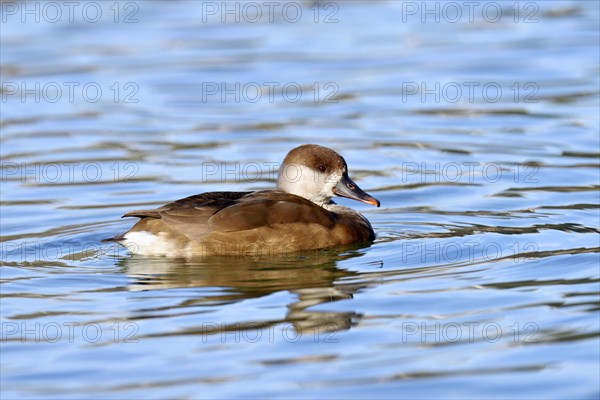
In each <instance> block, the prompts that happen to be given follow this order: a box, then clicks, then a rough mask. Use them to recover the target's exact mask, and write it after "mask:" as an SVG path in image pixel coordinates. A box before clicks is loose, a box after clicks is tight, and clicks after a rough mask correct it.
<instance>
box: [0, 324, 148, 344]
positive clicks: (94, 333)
mask: <svg viewBox="0 0 600 400" xmlns="http://www.w3.org/2000/svg"><path fill="white" fill-rule="evenodd" d="M0 328H1V329H0V342H2V343H8V342H16V341H18V342H21V343H57V342H65V341H66V342H69V343H75V342H78V341H83V342H86V343H102V342H114V343H138V342H139V339H138V338H137V337H136V335H137V334H138V332H139V329H140V328H139V326H138V324H137V323H135V322H113V323H111V324H109V325H106V324H99V323H95V322H92V323H81V322H68V321H61V322H33V321H22V322H16V321H3V322H1V323H0Z"/></svg>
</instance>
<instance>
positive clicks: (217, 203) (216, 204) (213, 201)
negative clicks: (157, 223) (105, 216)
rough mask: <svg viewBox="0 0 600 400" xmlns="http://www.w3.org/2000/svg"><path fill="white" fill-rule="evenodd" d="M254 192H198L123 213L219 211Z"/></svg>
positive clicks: (157, 214)
mask: <svg viewBox="0 0 600 400" xmlns="http://www.w3.org/2000/svg"><path fill="white" fill-rule="evenodd" d="M250 193H252V192H208V193H202V194H196V195H193V196H189V197H186V198H183V199H179V200H175V201H173V202H171V203H168V204H165V205H164V206H162V207H159V208H155V209H152V210H135V211H130V212H128V213H127V214H125V215H123V218H124V217H138V218H146V217H148V218H161V215H162V213H164V212H168V211H171V210H174V211H175V210H178V211H183V210H192V209H198V208H200V207H204V208H206V209H207V210H209V209H212V210H213V213H214V212H217V211H219V210H220V209H222V208H225V207H227V206H229V205H231V204H233V203H234V202H235V201H236V200H238V199H240V198H241V197H243V196H245V195H247V194H250Z"/></svg>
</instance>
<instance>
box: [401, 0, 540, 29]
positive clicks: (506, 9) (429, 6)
mask: <svg viewBox="0 0 600 400" xmlns="http://www.w3.org/2000/svg"><path fill="white" fill-rule="evenodd" d="M400 7H401V11H400V15H399V20H400V21H402V23H407V22H413V21H414V22H420V23H436V24H440V23H447V24H456V23H479V22H481V21H485V22H487V23H490V24H496V23H503V22H504V23H506V22H508V23H515V24H518V23H525V24H535V23H538V22H539V19H538V18H537V17H538V15H539V11H540V6H539V4H538V3H537V2H535V1H505V2H502V1H499V2H497V1H402V2H400Z"/></svg>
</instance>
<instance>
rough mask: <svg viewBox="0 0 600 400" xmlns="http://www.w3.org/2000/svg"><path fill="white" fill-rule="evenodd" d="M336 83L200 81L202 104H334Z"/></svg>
mask: <svg viewBox="0 0 600 400" xmlns="http://www.w3.org/2000/svg"><path fill="white" fill-rule="evenodd" d="M339 90H340V89H339V86H338V84H337V83H335V82H313V83H311V84H308V85H307V84H300V83H298V82H202V85H201V90H200V93H201V95H202V99H201V100H202V103H258V102H268V103H275V102H286V103H298V102H300V101H309V102H313V103H337V102H338V101H339V99H338V98H337V94H338V92H339Z"/></svg>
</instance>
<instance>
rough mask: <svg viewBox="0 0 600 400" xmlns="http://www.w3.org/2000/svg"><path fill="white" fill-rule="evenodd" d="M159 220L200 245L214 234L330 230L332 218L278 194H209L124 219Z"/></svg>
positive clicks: (298, 199)
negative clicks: (309, 227) (297, 227)
mask: <svg viewBox="0 0 600 400" xmlns="http://www.w3.org/2000/svg"><path fill="white" fill-rule="evenodd" d="M124 216H125V217H138V218H142V219H159V220H160V221H161V222H162V224H164V225H162V224H161V226H164V228H166V229H169V230H171V231H173V232H174V233H178V234H182V235H185V236H187V237H188V238H190V239H192V240H196V241H201V240H202V239H204V238H205V237H206V236H207V235H209V234H211V233H214V232H235V231H245V230H250V229H256V228H263V227H264V228H268V227H273V226H279V227H281V226H282V225H284V224H294V223H305V224H319V225H322V226H324V227H327V228H330V227H332V226H333V225H334V224H335V222H336V216H335V214H333V213H331V212H329V211H327V210H325V209H324V208H322V207H319V206H318V205H316V204H314V203H312V202H310V201H308V200H306V199H304V198H302V197H299V196H296V195H293V194H290V193H285V192H281V191H273V190H269V191H258V192H211V193H203V194H199V195H195V196H190V197H186V198H184V199H181V200H177V201H174V202H172V203H169V204H166V205H164V206H162V207H160V208H157V209H154V210H136V211H132V212H129V213H127V214H125V215H124Z"/></svg>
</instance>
